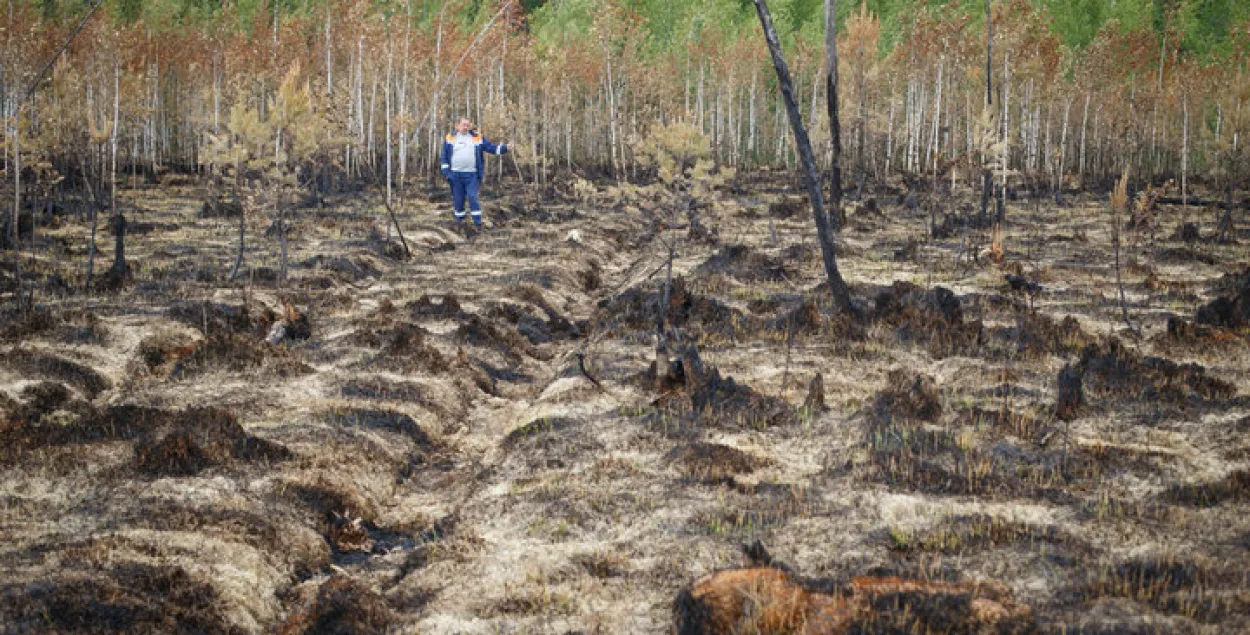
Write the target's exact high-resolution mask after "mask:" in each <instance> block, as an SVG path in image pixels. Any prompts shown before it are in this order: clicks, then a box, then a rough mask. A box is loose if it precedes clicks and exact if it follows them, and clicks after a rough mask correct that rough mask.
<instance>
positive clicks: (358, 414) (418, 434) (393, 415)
mask: <svg viewBox="0 0 1250 635" xmlns="http://www.w3.org/2000/svg"><path fill="white" fill-rule="evenodd" d="M332 419H333V421H334V422H335V423H336V424H338V425H343V426H349V427H356V428H364V429H367V430H385V431H387V432H393V433H395V434H399V435H403V436H405V437H408V438H409V439H411V440H412V441H413V442H414V443H416V444H417V445H418V446H419V447H422V448H429V447H431V446H432V445H433V443H432V442H431V441H430V436H429V435H428V434H426V433H425V430H422V429H421V426H420V425H418V424H417V422H416V421H415V420H413V418H412V417H409V416H408V415H406V414H404V413H402V412H395V411H393V410H380V409H376V408H349V409H345V410H338V411H335V412H334V413H333V417H332Z"/></svg>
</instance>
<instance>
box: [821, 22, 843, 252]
mask: <svg viewBox="0 0 1250 635" xmlns="http://www.w3.org/2000/svg"><path fill="white" fill-rule="evenodd" d="M836 4H837V3H836V2H835V0H825V106H826V108H827V109H828V111H829V142H830V146H831V147H832V148H833V160H832V161H831V165H830V166H829V177H830V185H829V207H830V211H831V212H832V222H833V231H834V232H838V231H840V230H841V229H842V125H841V123H840V122H839V121H838V28H837V13H836V8H835V6H836Z"/></svg>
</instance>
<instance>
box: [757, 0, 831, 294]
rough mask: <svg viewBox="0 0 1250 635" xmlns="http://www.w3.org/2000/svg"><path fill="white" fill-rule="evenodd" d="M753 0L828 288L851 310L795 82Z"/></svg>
mask: <svg viewBox="0 0 1250 635" xmlns="http://www.w3.org/2000/svg"><path fill="white" fill-rule="evenodd" d="M754 1H755V11H756V13H758V14H759V17H760V25H761V26H762V27H763V29H764V39H765V41H766V42H767V43H768V51H769V53H770V54H772V58H773V67H774V68H775V69H776V71H777V81H778V83H779V84H780V85H781V95H782V97H783V98H784V99H785V103H786V114H787V115H789V117H790V127H791V128H793V129H794V139H795V143H796V145H797V146H798V150H799V156H800V157H801V159H802V161H803V169H804V172H805V173H806V175H807V192H808V195H809V196H810V197H811V199H812V215H813V216H814V217H815V220H816V236H817V238H818V239H819V241H820V254H821V258H822V260H823V261H824V264H825V275H826V276H827V277H828V278H829V289H830V291H832V292H833V299H834V302H836V303H837V305H838V308H839V309H841V310H842V311H845V312H847V313H854V312H855V307H854V305H852V304H851V293H850V290H849V289H847V286H846V281H844V280H843V279H842V274H841V273H840V272H839V271H838V257H837V250H836V248H835V247H834V244H833V237H832V235H831V234H830V231H829V217H828V216H826V215H825V200H824V193H823V192H822V191H821V186H820V176H819V175H818V174H817V172H816V160H815V158H814V157H813V156H812V142H811V140H810V139H808V137H807V129H805V128H804V127H803V117H802V115H800V114H799V106H798V104H797V103H796V102H795V100H794V85H793V84H792V83H791V82H790V69H789V68H788V67H787V66H786V58H785V55H784V54H783V53H782V51H781V44H780V42H778V40H777V30H776V29H775V28H774V27H773V19H772V16H771V15H770V14H769V12H768V4H767V3H766V1H765V0H754ZM835 90H836V87H835Z"/></svg>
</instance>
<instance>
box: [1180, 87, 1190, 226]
mask: <svg viewBox="0 0 1250 635" xmlns="http://www.w3.org/2000/svg"><path fill="white" fill-rule="evenodd" d="M1181 108H1182V109H1183V110H1184V112H1185V122H1184V124H1183V127H1182V128H1181V130H1182V132H1181V209H1182V210H1183V211H1188V210H1189V95H1187V94H1182V95H1181Z"/></svg>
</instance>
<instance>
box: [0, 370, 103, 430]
mask: <svg viewBox="0 0 1250 635" xmlns="http://www.w3.org/2000/svg"><path fill="white" fill-rule="evenodd" d="M20 397H21V398H22V403H20V404H19V403H16V402H14V403H12V404H11V405H10V406H9V407H8V408H6V410H7V411H8V412H7V416H6V417H0V421H8V422H9V423H10V424H11V425H13V426H15V427H16V426H21V425H24V424H28V423H30V424H33V423H43V424H46V425H49V426H52V425H57V424H61V423H62V422H61V421H44V420H43V419H44V417H46V416H48V415H52V414H53V413H56V412H57V411H64V412H66V413H69V415H70V417H71V418H73V419H75V420H81V419H82V418H86V417H90V416H93V415H94V413H95V411H94V409H93V408H92V407H91V404H89V403H87V402H85V401H83V400H82V399H79V398H78V397H77V396H76V395H75V394H74V393H73V391H71V390H70V389H69V388H68V387H67V386H66V385H65V384H62V383H60V382H55V381H41V382H38V383H35V384H29V385H27V386H26V387H25V388H23V389H22V392H21V394H20ZM5 399H7V397H6V398H5Z"/></svg>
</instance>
